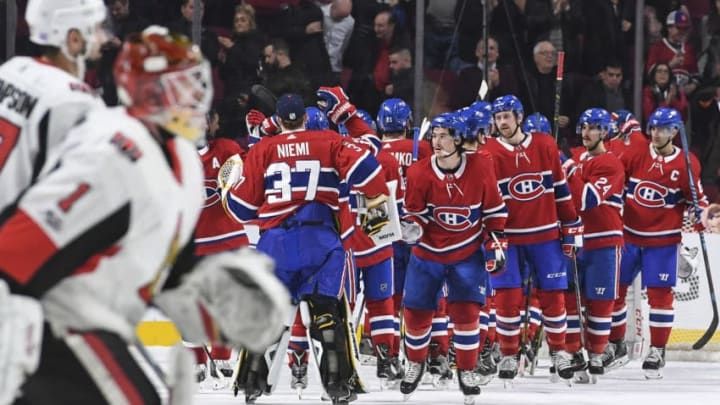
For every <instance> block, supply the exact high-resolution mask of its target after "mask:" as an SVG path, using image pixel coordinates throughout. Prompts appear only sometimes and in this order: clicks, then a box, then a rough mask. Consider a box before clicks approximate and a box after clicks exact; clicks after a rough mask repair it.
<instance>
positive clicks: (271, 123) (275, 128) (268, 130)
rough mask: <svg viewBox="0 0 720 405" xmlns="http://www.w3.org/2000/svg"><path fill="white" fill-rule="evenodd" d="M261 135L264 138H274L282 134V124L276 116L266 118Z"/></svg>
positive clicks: (261, 126)
mask: <svg viewBox="0 0 720 405" xmlns="http://www.w3.org/2000/svg"><path fill="white" fill-rule="evenodd" d="M260 133H262V135H263V136H272V135H277V134H279V133H280V123H279V122H278V119H277V116H276V115H271V116H269V117H267V118H265V119H264V120H263V121H262V124H260Z"/></svg>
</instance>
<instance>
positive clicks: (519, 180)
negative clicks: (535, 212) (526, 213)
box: [508, 173, 545, 201]
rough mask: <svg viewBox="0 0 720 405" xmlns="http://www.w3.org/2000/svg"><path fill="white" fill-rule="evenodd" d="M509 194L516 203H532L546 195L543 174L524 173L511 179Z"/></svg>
mask: <svg viewBox="0 0 720 405" xmlns="http://www.w3.org/2000/svg"><path fill="white" fill-rule="evenodd" d="M508 193H510V196H511V197H512V198H513V199H514V200H516V201H531V200H534V199H536V198H538V197H540V196H541V195H543V194H544V193H545V185H543V175H542V173H522V174H518V175H517V176H515V177H513V178H512V179H510V182H509V183H508Z"/></svg>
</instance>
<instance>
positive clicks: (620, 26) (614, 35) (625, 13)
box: [581, 0, 635, 76]
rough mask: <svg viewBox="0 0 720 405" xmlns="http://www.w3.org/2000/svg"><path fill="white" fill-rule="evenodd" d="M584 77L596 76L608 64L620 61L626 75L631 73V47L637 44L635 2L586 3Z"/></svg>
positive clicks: (600, 0) (589, 0)
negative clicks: (610, 61)
mask: <svg viewBox="0 0 720 405" xmlns="http://www.w3.org/2000/svg"><path fill="white" fill-rule="evenodd" d="M581 7H582V11H583V15H584V16H585V18H586V19H587V22H588V23H587V24H585V29H584V30H583V37H584V43H583V56H582V59H583V66H582V71H583V73H585V74H587V75H589V76H594V75H595V74H596V73H599V72H600V70H601V69H602V68H603V66H604V63H605V61H607V60H617V61H619V62H620V63H621V64H622V68H623V72H626V73H628V74H629V73H630V72H631V70H630V68H631V65H632V64H631V61H632V59H631V57H630V47H631V46H632V43H633V41H634V32H633V31H634V30H632V27H633V24H634V22H635V1H632V0H584V1H583V2H582V5H581Z"/></svg>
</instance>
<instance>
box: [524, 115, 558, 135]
mask: <svg viewBox="0 0 720 405" xmlns="http://www.w3.org/2000/svg"><path fill="white" fill-rule="evenodd" d="M522 130H523V132H541V133H543V134H551V133H552V126H551V125H550V121H549V120H548V119H547V118H546V117H545V116H544V115H542V114H541V113H539V112H536V113H532V114H530V115H528V116H527V118H525V122H524V123H523V127H522Z"/></svg>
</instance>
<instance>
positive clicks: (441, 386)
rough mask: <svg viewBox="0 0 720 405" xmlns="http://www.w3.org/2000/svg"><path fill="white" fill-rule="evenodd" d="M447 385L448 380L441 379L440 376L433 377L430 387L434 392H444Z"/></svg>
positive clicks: (448, 383)
mask: <svg viewBox="0 0 720 405" xmlns="http://www.w3.org/2000/svg"><path fill="white" fill-rule="evenodd" d="M449 385H450V379H448V378H441V377H440V376H433V380H432V386H433V388H435V389H436V390H441V391H445V390H447V389H448V386H449Z"/></svg>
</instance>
